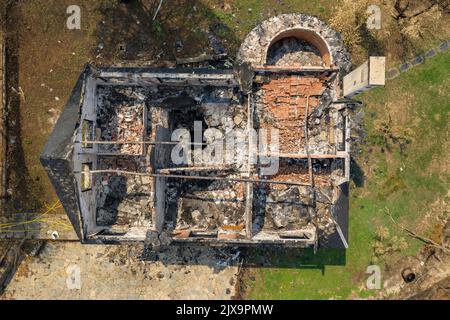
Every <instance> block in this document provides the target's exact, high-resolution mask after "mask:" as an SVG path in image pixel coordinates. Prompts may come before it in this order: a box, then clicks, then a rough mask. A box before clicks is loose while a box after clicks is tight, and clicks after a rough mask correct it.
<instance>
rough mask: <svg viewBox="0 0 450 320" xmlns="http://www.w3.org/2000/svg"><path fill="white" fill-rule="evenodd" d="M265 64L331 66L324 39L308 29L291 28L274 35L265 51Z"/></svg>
mask: <svg viewBox="0 0 450 320" xmlns="http://www.w3.org/2000/svg"><path fill="white" fill-rule="evenodd" d="M265 61H266V64H267V65H273V66H278V67H326V68H329V67H330V66H331V56H330V51H329V49H328V45H327V43H326V42H325V40H324V39H323V38H322V37H321V36H320V35H319V34H317V33H316V32H314V31H312V30H308V29H291V30H287V31H283V32H282V33H280V34H278V35H277V36H275V37H274V38H273V39H272V41H271V43H270V45H269V47H268V50H267V53H266V60H265Z"/></svg>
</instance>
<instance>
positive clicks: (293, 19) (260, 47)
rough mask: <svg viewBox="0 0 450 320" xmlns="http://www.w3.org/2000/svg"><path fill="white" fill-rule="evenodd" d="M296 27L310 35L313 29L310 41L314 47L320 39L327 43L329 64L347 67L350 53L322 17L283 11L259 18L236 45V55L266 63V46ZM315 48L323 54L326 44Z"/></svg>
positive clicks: (257, 63) (257, 62) (239, 58)
mask: <svg viewBox="0 0 450 320" xmlns="http://www.w3.org/2000/svg"><path fill="white" fill-rule="evenodd" d="M296 30H298V31H299V32H302V31H304V32H303V33H309V34H310V35H311V34H313V33H314V39H311V41H309V42H311V43H312V44H313V45H315V46H316V47H317V46H318V45H317V44H318V43H319V42H324V43H325V44H326V47H327V49H328V53H329V55H330V57H329V58H330V59H329V60H330V64H331V65H330V67H337V68H339V69H340V70H341V72H343V74H346V73H347V72H348V71H349V70H350V66H351V63H350V55H349V54H348V52H347V49H346V48H345V46H344V43H343V41H342V37H341V35H340V34H339V33H338V32H336V31H334V30H333V29H331V28H330V27H329V26H328V25H327V24H325V23H324V22H323V21H321V20H319V19H318V18H316V17H312V16H309V15H306V14H282V15H279V16H276V17H272V18H270V19H268V20H266V21H264V22H262V23H261V24H260V25H258V26H257V27H255V28H254V29H253V30H252V31H251V32H250V33H249V34H248V35H247V37H246V38H245V40H244V42H243V43H242V45H241V47H240V49H239V52H238V54H237V59H238V60H239V61H240V62H247V63H249V64H250V65H251V66H252V67H253V68H255V67H257V66H263V65H265V64H266V59H267V52H268V50H269V47H270V46H271V45H272V44H273V43H274V41H276V40H277V39H278V40H281V39H282V38H284V36H283V34H286V35H290V36H292V35H294V34H295V31H296ZM310 31H312V32H313V33H311V32H310ZM302 40H305V39H302ZM317 49H319V50H320V49H322V50H320V51H321V54H322V55H323V51H324V49H325V48H317Z"/></svg>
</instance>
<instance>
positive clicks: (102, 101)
mask: <svg viewBox="0 0 450 320" xmlns="http://www.w3.org/2000/svg"><path fill="white" fill-rule="evenodd" d="M145 97H146V95H145V92H144V91H143V90H142V89H139V88H114V89H111V88H106V87H100V88H99V89H98V102H97V128H99V129H100V131H101V133H100V140H102V141H143V140H145V132H144V130H145V125H146V123H144V121H145V122H147V119H144V116H145V114H146V112H145V111H146V110H145V108H146V106H145V103H144V100H145ZM143 150H144V148H143V145H142V144H126V143H125V144H117V145H114V144H100V145H99V151H100V152H101V153H117V154H129V155H140V154H142V153H143Z"/></svg>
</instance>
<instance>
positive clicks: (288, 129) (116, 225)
mask: <svg viewBox="0 0 450 320" xmlns="http://www.w3.org/2000/svg"><path fill="white" fill-rule="evenodd" d="M349 71H350V60H349V55H348V53H347V51H346V49H345V47H344V45H343V42H342V39H341V37H340V35H339V34H338V33H336V32H335V31H333V30H332V29H330V28H329V27H328V26H327V25H326V24H324V23H323V22H321V21H320V20H318V19H317V18H315V17H311V16H307V15H303V14H286V15H280V16H277V17H273V18H271V19H269V20H267V21H264V22H263V23H262V24H260V25H259V26H257V27H256V28H255V29H253V30H252V31H251V32H250V34H249V35H248V36H247V38H246V39H245V40H244V42H243V44H242V46H241V48H240V50H239V52H238V54H237V59H236V63H235V66H234V69H226V70H225V69H224V70H218V69H183V68H170V69H155V68H138V67H133V68H128V67H102V68H94V67H93V66H90V65H87V66H86V68H85V70H84V72H83V73H82V74H81V75H80V77H79V80H78V82H77V84H76V86H75V88H74V90H73V92H72V96H71V98H70V100H69V101H68V103H67V104H66V106H65V108H64V110H63V112H62V114H61V116H60V119H59V120H58V122H57V124H56V126H55V128H54V131H53V133H52V134H51V136H50V138H49V140H48V142H47V144H46V146H45V149H44V151H43V153H42V156H41V162H42V164H43V166H44V167H45V168H46V170H47V172H48V175H49V177H50V179H51V181H52V183H53V185H54V187H55V189H56V191H57V194H58V196H59V198H60V200H61V203H62V204H63V206H64V208H65V210H66V212H67V214H68V216H69V218H70V221H71V223H72V224H73V226H74V228H75V231H76V233H77V235H78V237H79V238H80V240H81V241H82V242H84V243H114V242H126V241H148V242H149V243H152V244H153V245H154V246H155V247H157V246H161V245H169V244H200V243H203V244H210V245H218V246H220V245H239V246H240V245H242V246H244V245H260V244H278V245H284V246H293V247H309V246H313V247H315V248H317V247H319V246H321V247H339V248H344V247H347V245H348V243H347V237H348V235H347V220H348V181H349V177H350V144H349V137H350V132H349V130H350V126H349V114H348V110H347V108H348V105H349V103H351V101H349V100H348V99H345V98H344V97H343V95H342V79H343V77H344V76H345V75H346V74H348V73H349ZM183 129H184V131H182V130H183ZM213 129H214V130H213ZM177 130H178V131H177ZM180 130H181V131H180ZM175 132H180V134H178V135H177V134H175V135H174V133H175ZM198 132H201V136H200V137H196V135H197V136H198ZM236 132H239V133H240V136H241V139H236ZM255 132H265V133H266V136H263V135H260V134H255ZM275 132H276V136H277V138H278V141H279V143H278V147H277V148H272V147H268V148H261V147H260V145H261V140H269V142H270V140H271V139H272V138H273V137H275V136H274V135H273V134H272V133H275ZM183 133H184V134H185V135H183ZM186 133H189V135H186ZM174 136H176V137H177V138H176V139H174ZM181 141H184V142H183V143H184V144H183V145H182V146H188V147H189V148H190V149H192V152H184V153H183V154H182V153H180V152H178V151H179V150H178V151H177V150H175V148H177V147H179V146H180V143H181ZM229 141H234V144H233V146H234V147H233V148H227V147H226V146H225V144H226V143H228V142H229ZM236 141H238V143H236ZM218 145H221V146H225V147H224V148H219V149H214V148H213V147H214V146H218ZM266 145H269V146H270V145H271V144H270V143H266ZM255 146H258V147H255ZM211 148H212V149H211ZM222 149H223V150H224V152H221V153H220V154H218V152H217V150H222ZM183 150H184V151H185V150H187V149H183ZM183 150H182V151H183ZM174 154H175V156H177V157H178V156H179V157H181V158H182V159H184V160H185V161H184V162H183V163H181V164H180V162H179V161H176V160H174ZM208 154H209V155H211V154H213V158H214V159H213V160H214V161H211V159H208V157H205V156H204V155H208ZM202 155H203V156H202ZM205 158H206V159H205ZM275 162H276V168H275V169H276V170H273V172H268V171H270V170H267V169H268V167H270V166H271V165H272V164H274V163H275Z"/></svg>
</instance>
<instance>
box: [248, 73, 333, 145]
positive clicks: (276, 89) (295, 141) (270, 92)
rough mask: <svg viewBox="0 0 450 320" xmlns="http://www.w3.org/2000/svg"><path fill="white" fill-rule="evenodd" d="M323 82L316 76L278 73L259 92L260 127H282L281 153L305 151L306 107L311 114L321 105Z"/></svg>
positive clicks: (257, 98) (280, 136) (258, 114)
mask: <svg viewBox="0 0 450 320" xmlns="http://www.w3.org/2000/svg"><path fill="white" fill-rule="evenodd" d="M324 86H325V85H324V82H323V81H322V80H321V79H319V78H316V77H299V76H285V77H281V76H275V77H273V78H271V79H270V81H269V82H267V83H264V84H263V85H262V86H261V88H260V90H258V91H257V94H256V117H257V121H256V122H257V124H258V125H259V126H260V128H265V129H267V130H268V132H269V136H270V132H271V130H270V129H271V128H276V129H278V130H279V141H280V142H281V141H282V143H280V146H279V149H280V150H279V151H280V153H294V154H296V153H302V152H303V153H304V152H305V150H304V148H305V143H306V141H305V116H306V106H307V105H308V113H309V114H312V113H313V112H314V111H315V109H316V108H318V107H319V105H320V103H321V100H320V98H319V96H320V95H321V94H322V93H323V91H324Z"/></svg>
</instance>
